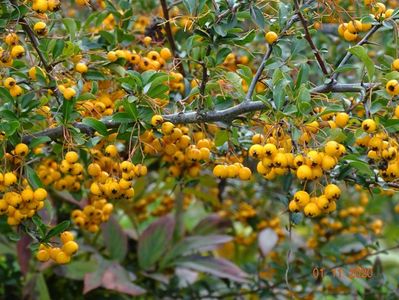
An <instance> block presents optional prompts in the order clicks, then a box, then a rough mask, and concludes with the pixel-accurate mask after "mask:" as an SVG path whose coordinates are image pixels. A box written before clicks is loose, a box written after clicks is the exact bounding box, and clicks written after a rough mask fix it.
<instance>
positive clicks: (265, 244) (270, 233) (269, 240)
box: [258, 228, 278, 256]
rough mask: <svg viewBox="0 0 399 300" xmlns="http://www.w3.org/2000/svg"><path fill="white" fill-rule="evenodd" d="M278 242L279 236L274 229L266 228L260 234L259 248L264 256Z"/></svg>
mask: <svg viewBox="0 0 399 300" xmlns="http://www.w3.org/2000/svg"><path fill="white" fill-rule="evenodd" d="M277 242H278V236H277V233H276V232H275V231H274V230H273V229H270V228H266V229H264V230H262V231H261V232H260V233H259V235H258V244H259V249H260V252H261V253H262V255H263V256H266V255H268V254H269V252H270V251H271V250H272V249H273V248H274V247H275V246H276V244H277Z"/></svg>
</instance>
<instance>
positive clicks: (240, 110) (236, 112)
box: [22, 83, 378, 144]
mask: <svg viewBox="0 0 399 300" xmlns="http://www.w3.org/2000/svg"><path fill="white" fill-rule="evenodd" d="M377 85H378V84H372V83H335V84H334V83H329V84H323V85H321V86H317V87H315V88H313V89H311V90H310V92H311V93H312V94H316V93H329V92H333V93H334V92H336V93H344V92H361V91H363V90H367V89H370V88H373V87H375V86H377ZM271 100H272V99H271ZM271 100H270V101H271ZM266 108H267V105H266V103H264V102H262V101H244V102H241V103H240V104H237V105H235V106H233V107H230V108H227V109H223V110H214V111H208V112H196V111H191V112H187V113H183V112H180V113H175V114H169V115H163V118H164V120H165V121H169V122H172V123H174V124H189V123H207V122H230V121H232V120H234V119H235V118H237V117H239V116H241V115H243V114H246V113H250V112H256V111H261V110H264V109H266ZM102 123H103V124H104V125H105V126H106V127H107V128H108V129H112V128H118V127H119V126H120V125H121V123H119V122H114V121H110V120H107V121H104V120H102ZM70 126H71V127H72V128H76V129H79V130H80V132H82V133H85V134H87V135H93V134H94V132H95V130H94V129H93V128H91V127H90V126H88V125H86V124H83V123H81V122H76V123H73V124H71V125H70ZM63 131H64V126H58V127H54V128H50V129H46V130H43V131H39V132H37V133H32V134H31V135H27V136H24V137H23V138H22V142H23V143H25V144H29V143H30V142H31V141H32V140H33V139H34V138H37V137H42V136H48V137H49V138H50V139H51V140H53V141H54V140H57V139H58V138H59V137H62V136H63Z"/></svg>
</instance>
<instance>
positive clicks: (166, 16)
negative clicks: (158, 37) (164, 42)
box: [160, 0, 185, 76]
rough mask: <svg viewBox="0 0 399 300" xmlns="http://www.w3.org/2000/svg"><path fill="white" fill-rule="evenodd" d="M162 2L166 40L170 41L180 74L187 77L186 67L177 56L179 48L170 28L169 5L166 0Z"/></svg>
mask: <svg viewBox="0 0 399 300" xmlns="http://www.w3.org/2000/svg"><path fill="white" fill-rule="evenodd" d="M160 1H161V6H162V12H163V17H164V19H165V21H166V22H165V31H166V38H167V39H168V42H169V45H170V49H171V50H172V54H173V56H174V57H175V59H176V60H177V61H178V63H177V66H178V68H179V71H180V73H181V74H182V75H183V76H185V72H184V67H183V64H182V62H181V59H180V57H179V56H178V54H177V48H176V43H175V39H174V38H173V33H172V29H171V27H170V19H169V10H168V4H167V3H166V0H160Z"/></svg>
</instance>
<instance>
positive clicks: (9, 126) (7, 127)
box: [0, 121, 21, 137]
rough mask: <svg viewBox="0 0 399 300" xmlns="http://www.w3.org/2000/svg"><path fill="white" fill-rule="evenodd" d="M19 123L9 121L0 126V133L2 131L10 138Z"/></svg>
mask: <svg viewBox="0 0 399 300" xmlns="http://www.w3.org/2000/svg"><path fill="white" fill-rule="evenodd" d="M20 125H21V124H20V123H19V122H18V121H11V122H6V123H1V124H0V131H4V133H5V134H6V136H7V137H10V136H12V135H13V134H14V133H15V132H16V131H17V129H18V128H19V127H20Z"/></svg>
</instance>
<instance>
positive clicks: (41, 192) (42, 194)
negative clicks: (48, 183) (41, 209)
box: [33, 188, 47, 201]
mask: <svg viewBox="0 0 399 300" xmlns="http://www.w3.org/2000/svg"><path fill="white" fill-rule="evenodd" d="M46 198H47V191H46V190H45V189H43V188H38V189H36V190H35V191H34V192H33V199H34V200H35V201H43V200H45V199H46Z"/></svg>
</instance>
